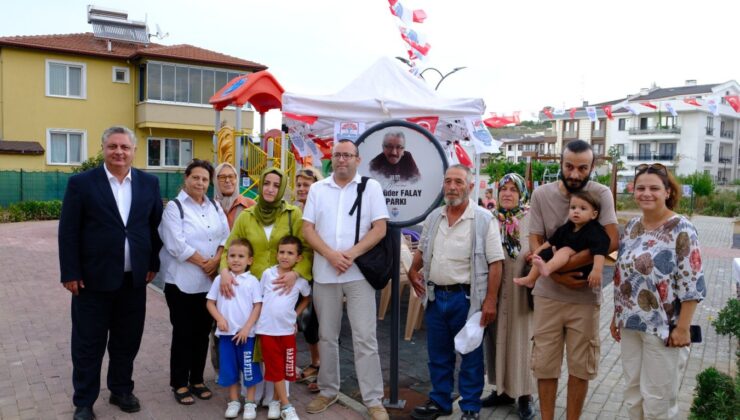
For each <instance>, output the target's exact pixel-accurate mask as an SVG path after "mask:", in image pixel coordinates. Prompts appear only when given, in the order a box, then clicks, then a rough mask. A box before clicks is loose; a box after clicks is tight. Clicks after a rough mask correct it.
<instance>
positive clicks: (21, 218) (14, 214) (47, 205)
mask: <svg viewBox="0 0 740 420" xmlns="http://www.w3.org/2000/svg"><path fill="white" fill-rule="evenodd" d="M3 213H4V215H3V217H2V220H3V221H7V222H25V221H28V220H55V219H59V216H60V215H61V214H62V202H61V200H51V201H21V202H20V203H14V204H11V205H10V206H8V208H7V209H5V210H4V211H3Z"/></svg>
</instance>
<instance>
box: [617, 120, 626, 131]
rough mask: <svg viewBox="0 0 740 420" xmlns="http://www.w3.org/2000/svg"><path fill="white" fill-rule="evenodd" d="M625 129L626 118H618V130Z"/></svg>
mask: <svg viewBox="0 0 740 420" xmlns="http://www.w3.org/2000/svg"><path fill="white" fill-rule="evenodd" d="M626 129H627V118H620V119H619V131H624V130H626Z"/></svg>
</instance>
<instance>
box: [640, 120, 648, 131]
mask: <svg viewBox="0 0 740 420" xmlns="http://www.w3.org/2000/svg"><path fill="white" fill-rule="evenodd" d="M647 129H648V119H647V117H642V118H640V130H647Z"/></svg>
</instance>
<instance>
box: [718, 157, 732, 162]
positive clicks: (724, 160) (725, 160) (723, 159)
mask: <svg viewBox="0 0 740 420" xmlns="http://www.w3.org/2000/svg"><path fill="white" fill-rule="evenodd" d="M719 163H732V158H731V157H724V156H720V157H719Z"/></svg>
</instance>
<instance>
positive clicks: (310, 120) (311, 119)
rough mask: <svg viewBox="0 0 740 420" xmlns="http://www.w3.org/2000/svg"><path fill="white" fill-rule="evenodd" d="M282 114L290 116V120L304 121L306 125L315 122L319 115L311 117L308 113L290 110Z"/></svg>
mask: <svg viewBox="0 0 740 420" xmlns="http://www.w3.org/2000/svg"><path fill="white" fill-rule="evenodd" d="M283 115H285V116H286V117H288V118H290V119H291V120H296V121H303V122H304V123H306V124H308V125H311V124H313V123H315V122H316V120H318V119H319V117H312V116H310V115H298V114H291V113H290V112H284V113H283Z"/></svg>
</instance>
